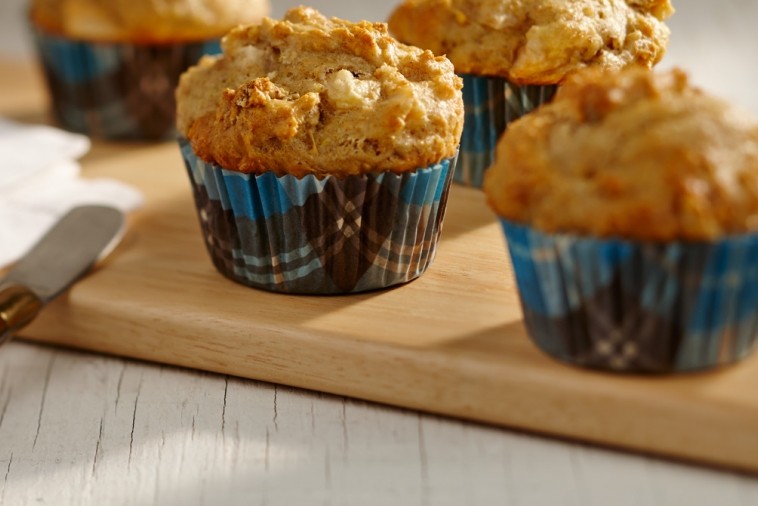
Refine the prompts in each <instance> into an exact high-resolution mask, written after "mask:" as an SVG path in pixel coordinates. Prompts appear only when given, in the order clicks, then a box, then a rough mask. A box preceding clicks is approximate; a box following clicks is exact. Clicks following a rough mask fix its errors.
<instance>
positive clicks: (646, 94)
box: [484, 68, 758, 241]
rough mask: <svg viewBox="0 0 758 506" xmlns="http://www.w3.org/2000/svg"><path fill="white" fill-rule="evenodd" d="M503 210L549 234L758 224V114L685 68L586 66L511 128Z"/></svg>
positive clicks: (673, 232) (649, 233) (660, 234)
mask: <svg viewBox="0 0 758 506" xmlns="http://www.w3.org/2000/svg"><path fill="white" fill-rule="evenodd" d="M484 187H485V191H486V193H487V197H488V200H489V203H490V205H491V206H492V207H493V208H494V209H495V211H496V212H497V213H498V214H499V215H501V216H503V217H505V218H507V219H510V220H513V221H515V222H519V223H526V224H530V225H532V226H534V227H535V228H538V229H540V230H542V231H546V232H567V233H577V234H587V235H593V236H600V237H621V238H629V239H635V240H647V241H670V240H712V239H715V238H718V237H720V236H724V235H728V234H739V233H745V232H755V231H758V123H756V122H754V121H753V120H752V118H750V117H748V116H746V115H745V114H743V113H741V112H740V111H738V110H736V109H735V108H733V107H732V106H730V105H729V104H727V103H725V102H723V101H721V100H719V99H717V98H713V97H711V96H709V95H707V94H705V93H703V92H701V91H700V90H698V89H696V88H693V87H691V86H690V85H689V84H688V82H687V76H686V75H685V74H684V73H683V72H681V71H678V70H675V71H671V72H667V73H661V74H657V73H651V72H649V71H647V70H646V69H641V68H631V69H628V70H625V71H622V72H620V73H608V72H601V71H598V70H591V71H585V72H581V73H578V74H577V75H575V76H572V77H571V78H569V80H567V82H566V83H565V84H564V85H563V86H562V87H561V88H560V90H559V91H558V93H557V95H556V97H555V99H554V101H553V102H552V103H551V104H549V105H547V106H544V107H542V108H541V109H539V110H537V111H536V112H534V113H532V114H530V115H529V116H526V117H524V118H522V119H520V120H518V121H516V122H514V123H512V124H511V125H509V127H508V130H507V131H506V133H505V134H504V135H503V137H502V138H501V140H500V141H499V143H498V146H497V154H496V161H495V163H494V164H493V166H492V167H491V168H490V169H489V170H488V171H487V173H486V175H485V184H484Z"/></svg>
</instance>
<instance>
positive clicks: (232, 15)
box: [31, 0, 270, 43]
mask: <svg viewBox="0 0 758 506" xmlns="http://www.w3.org/2000/svg"><path fill="white" fill-rule="evenodd" d="M31 4H32V5H31V18H32V21H33V22H34V23H35V24H36V25H37V26H38V27H39V28H41V29H44V30H45V31H47V32H50V33H54V34H58V35H63V36H66V37H71V38H75V39H83V40H94V41H105V42H139V43H167V42H184V41H194V40H202V39H211V38H220V37H221V36H223V35H224V34H225V33H226V32H228V31H229V30H230V29H231V28H233V27H235V26H237V25H239V24H243V23H257V22H259V21H260V20H261V19H262V18H263V16H265V15H267V14H268V13H269V11H270V5H269V0H32V2H31Z"/></svg>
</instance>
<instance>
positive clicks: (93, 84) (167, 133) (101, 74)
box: [34, 28, 220, 140]
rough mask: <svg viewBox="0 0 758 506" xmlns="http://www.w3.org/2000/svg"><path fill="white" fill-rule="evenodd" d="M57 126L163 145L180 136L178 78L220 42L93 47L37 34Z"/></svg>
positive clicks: (216, 49)
mask: <svg viewBox="0 0 758 506" xmlns="http://www.w3.org/2000/svg"><path fill="white" fill-rule="evenodd" d="M34 35H35V41H36V45H37V49H38V53H39V57H40V60H41V63H42V68H43V71H44V75H45V80H46V82H47V87H48V90H49V92H50V97H51V106H52V112H53V115H54V117H55V119H56V121H57V122H58V123H59V124H60V125H61V126H63V127H64V128H66V129H68V130H72V131H75V132H80V133H84V134H87V135H91V136H94V137H100V138H105V139H122V140H161V139H170V138H173V137H174V136H175V135H176V129H175V123H176V101H175V98H174V89H175V88H176V85H177V83H178V81H179V76H180V75H181V74H182V72H184V71H185V70H186V69H187V68H188V67H190V66H191V65H194V64H195V63H196V62H197V60H198V59H199V58H200V57H201V56H203V55H205V54H215V53H218V52H220V46H219V41H218V39H213V40H205V41H198V42H181V43H160V44H159V43H155V44H147V43H146V44H133V43H126V42H89V41H81V40H74V39H70V38H66V37H63V36H58V35H52V34H49V33H46V32H45V31H43V30H41V29H39V28H35V29H34Z"/></svg>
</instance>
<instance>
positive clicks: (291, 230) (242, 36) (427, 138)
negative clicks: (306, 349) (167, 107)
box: [177, 7, 463, 294]
mask: <svg viewBox="0 0 758 506" xmlns="http://www.w3.org/2000/svg"><path fill="white" fill-rule="evenodd" d="M222 45H223V55H221V56H216V57H205V58H204V59H202V60H201V61H200V63H199V64H198V65H197V66H195V67H193V68H191V69H190V70H189V71H187V72H186V73H185V74H184V75H183V76H182V78H181V80H180V84H179V87H178V89H177V103H178V114H177V121H178V129H179V131H180V133H181V135H182V137H183V138H182V139H181V140H180V144H181V148H182V154H183V156H184V159H185V162H186V167H187V170H188V173H189V176H190V179H191V183H192V188H193V193H194V197H195V203H196V206H197V209H198V216H199V219H200V225H201V227H202V230H203V235H204V237H205V242H206V246H207V248H208V252H209V253H210V256H211V259H212V261H213V263H214V265H215V266H216V268H217V269H218V270H219V271H220V272H221V273H222V274H224V275H225V276H227V277H229V278H231V279H233V280H235V281H237V282H240V283H243V284H246V285H249V286H252V287H256V288H262V289H266V290H271V291H277V292H287V293H311V294H334V293H351V292H359V291H364V290H372V289H378V288H385V287H388V286H392V285H396V284H399V283H405V282H407V281H410V280H412V279H414V278H416V277H418V276H419V275H420V274H421V273H422V272H424V270H425V269H426V268H427V267H428V266H429V264H430V263H431V262H432V260H433V259H434V255H435V251H436V243H437V239H438V237H439V234H440V229H441V226H442V220H443V217H444V210H445V204H446V199H447V192H448V188H449V185H450V181H451V178H452V167H451V164H453V163H454V157H455V155H456V153H457V146H458V143H459V139H460V134H461V130H462V128H463V99H462V97H461V91H460V90H461V86H462V83H461V80H460V78H458V77H457V76H456V75H455V73H454V70H453V66H452V64H451V63H450V62H449V61H448V60H447V59H446V58H444V57H435V56H434V55H433V54H432V53H431V52H430V51H424V50H421V49H418V48H415V47H409V46H406V45H403V44H400V43H398V42H397V41H396V40H394V39H393V38H391V37H390V36H388V35H387V28H386V25H385V24H383V23H369V22H365V21H363V22H360V23H350V22H348V21H344V20H341V19H337V18H331V19H327V18H325V17H324V16H322V15H321V14H319V13H318V12H317V11H315V10H313V9H310V8H304V7H300V8H296V9H292V10H290V11H288V12H287V14H286V15H285V16H284V18H283V19H282V20H280V21H278V20H272V19H269V18H265V19H264V20H263V21H262V23H260V24H257V25H250V26H244V27H239V28H236V29H234V30H232V31H231V32H230V33H229V34H228V35H227V36H226V37H225V38H224V40H223V44H222Z"/></svg>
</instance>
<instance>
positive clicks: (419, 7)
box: [389, 0, 674, 84]
mask: <svg viewBox="0 0 758 506" xmlns="http://www.w3.org/2000/svg"><path fill="white" fill-rule="evenodd" d="M673 12H674V9H673V7H672V6H671V3H670V2H669V0H405V2H404V3H402V4H401V5H399V6H398V7H397V8H396V9H395V11H394V12H393V13H392V15H391V16H390V20H389V27H390V31H391V32H392V33H393V34H394V35H395V36H396V37H397V38H398V39H399V40H401V41H403V42H405V43H406V44H413V45H415V46H419V47H423V48H425V49H430V50H432V51H433V52H434V53H435V54H444V55H447V57H448V58H450V60H451V61H452V62H453V64H454V65H455V69H456V71H457V72H459V73H464V74H475V75H482V76H500V77H504V78H506V79H508V80H510V81H512V82H514V83H519V84H556V83H558V82H560V81H562V80H563V79H564V78H565V77H566V75H568V74H569V73H571V72H573V71H575V70H578V69H581V68H583V67H587V66H598V67H601V68H608V69H616V70H618V69H620V68H623V67H625V66H627V65H630V64H638V65H645V66H647V67H652V66H653V65H654V64H655V63H657V62H658V61H660V59H661V58H662V57H663V54H664V52H665V49H666V46H667V44H668V38H669V29H668V27H667V26H666V25H665V24H664V23H663V20H664V19H665V18H667V17H668V16H669V15H671V14H672V13H673Z"/></svg>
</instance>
